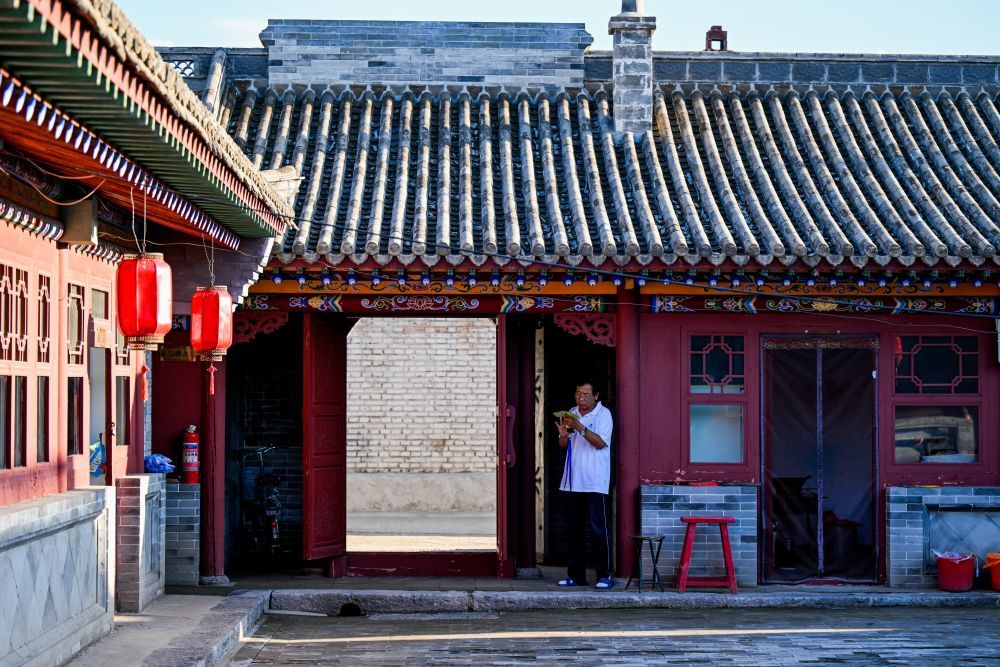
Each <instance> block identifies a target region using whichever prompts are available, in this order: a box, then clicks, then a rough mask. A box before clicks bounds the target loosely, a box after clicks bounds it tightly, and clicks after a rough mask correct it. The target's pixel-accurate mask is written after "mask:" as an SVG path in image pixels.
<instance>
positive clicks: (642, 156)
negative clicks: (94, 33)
mask: <svg viewBox="0 0 1000 667" xmlns="http://www.w3.org/2000/svg"><path fill="white" fill-rule="evenodd" d="M897 90H898V92H896V93H895V94H892V93H886V94H883V95H881V96H875V95H874V94H872V93H870V92H869V93H863V94H855V93H852V92H849V91H848V92H842V93H835V92H828V93H826V94H819V93H817V92H816V91H812V90H810V91H806V92H790V93H787V94H784V95H779V94H777V93H773V92H770V93H759V92H757V91H754V90H749V89H748V90H741V91H739V92H735V91H734V92H729V93H726V94H723V93H720V92H718V91H713V92H710V93H707V94H705V93H702V92H698V91H695V92H691V93H686V94H685V93H681V92H679V91H677V90H674V89H672V88H671V87H669V86H667V87H663V88H661V89H659V90H657V91H656V97H655V102H654V121H655V123H654V129H653V130H652V131H650V132H647V133H645V134H643V135H640V136H635V137H632V136H630V135H626V136H625V137H624V138H623V139H622V140H621V141H616V140H615V137H614V134H613V132H612V122H611V118H610V114H611V112H612V110H611V108H610V107H611V103H610V99H609V95H608V94H607V93H606V92H605V91H604V90H603V89H600V90H597V91H596V92H594V91H588V90H583V91H580V90H572V91H569V90H568V91H567V92H565V93H562V94H559V95H557V96H554V97H550V96H542V95H539V96H536V97H529V96H527V95H519V96H515V97H511V96H508V95H507V94H506V93H499V94H486V93H483V94H480V95H478V96H476V97H471V96H470V95H468V94H466V93H461V94H453V93H442V94H437V95H431V94H428V93H423V94H421V95H415V94H413V93H411V92H403V93H398V94H397V93H391V92H385V93H381V94H379V95H375V94H373V93H372V92H371V91H368V92H364V93H363V94H358V93H357V92H352V91H351V90H350V89H343V90H326V91H325V92H317V91H315V90H312V89H310V90H306V91H301V90H299V91H298V92H292V91H291V90H289V91H286V92H283V93H279V92H276V91H274V90H271V89H265V88H250V89H248V90H244V91H242V92H240V93H239V94H237V95H235V96H233V95H230V96H229V98H228V102H227V106H226V107H225V108H224V109H223V111H222V115H223V121H224V122H226V121H228V127H229V131H230V134H232V136H233V137H234V138H235V139H236V142H237V143H238V144H239V145H240V147H242V148H243V150H244V151H245V152H246V154H247V155H248V156H249V157H250V159H251V160H252V161H253V163H254V164H255V165H257V166H259V167H261V168H264V169H278V168H284V169H286V170H292V171H294V172H295V173H296V174H298V175H299V176H300V177H301V179H302V180H301V184H300V186H299V189H298V195H297V198H296V205H295V209H296V214H297V217H298V218H299V220H298V223H299V226H298V229H297V230H291V231H290V232H289V233H288V234H287V235H286V237H285V239H284V241H283V245H282V247H281V249H280V250H279V255H278V256H279V258H280V259H282V260H283V261H291V260H294V259H296V258H298V257H302V258H305V259H306V260H310V261H312V260H318V259H320V258H326V259H328V260H330V261H333V262H335V263H342V262H344V261H356V262H360V261H365V260H368V259H370V258H372V257H374V258H375V259H376V260H378V261H379V262H381V263H387V262H388V261H390V260H392V259H393V258H397V259H398V260H399V261H401V262H403V263H411V262H415V261H416V262H424V263H426V264H436V263H438V262H445V264H446V265H447V264H448V263H452V264H454V263H458V262H460V261H463V260H465V259H467V258H468V257H471V258H472V260H473V261H474V262H476V263H477V264H483V263H485V264H494V263H499V264H505V263H507V262H508V261H509V260H508V259H507V258H506V257H503V256H506V255H509V256H513V257H520V258H526V257H531V258H542V259H546V260H548V261H564V262H567V263H569V264H573V265H576V264H583V265H585V266H590V265H612V266H614V265H624V264H632V265H646V266H649V267H650V268H657V267H673V268H684V267H687V266H692V265H709V266H711V265H718V264H722V263H724V262H731V263H734V264H736V265H743V266H747V267H748V268H753V267H754V266H760V267H781V266H786V265H789V266H790V265H797V264H806V265H810V266H819V267H823V266H845V265H848V266H851V265H853V266H858V267H863V266H866V265H867V266H900V265H902V266H908V265H916V266H922V265H927V266H935V265H937V266H942V265H943V266H958V265H962V266H970V267H971V266H977V265H983V264H986V265H989V266H992V265H993V264H995V263H997V258H996V251H997V247H998V245H1000V226H998V225H1000V201H998V198H1000V173H998V172H1000V148H998V145H997V144H998V141H1000V112H998V109H997V100H996V99H995V98H994V97H992V96H990V95H987V94H980V95H978V96H975V95H974V94H973V95H970V94H968V93H966V92H961V93H959V94H957V95H955V96H953V95H952V94H950V93H948V92H943V93H941V94H940V95H938V96H936V97H932V96H931V95H929V94H927V93H921V92H920V89H915V90H914V93H913V94H911V93H910V92H907V91H906V90H905V89H902V88H901V89H897ZM496 255H501V256H500V257H498V256H496Z"/></svg>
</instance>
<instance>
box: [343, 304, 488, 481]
mask: <svg viewBox="0 0 1000 667" xmlns="http://www.w3.org/2000/svg"><path fill="white" fill-rule="evenodd" d="M347 383H348V384H347V386H348V399H347V441H348V449H347V452H348V459H347V469H348V471H349V472H364V473H374V472H379V473H382V472H390V473H399V472H409V473H430V472H484V473H486V472H488V473H492V472H494V471H495V470H496V453H495V452H496V435H495V434H496V428H495V426H494V424H495V416H496V327H495V325H494V324H493V321H492V320H489V319H483V318H475V319H454V318H450V319H438V318H434V319H431V318H423V319H421V318H406V319H404V318H392V319H390V318H370V319H363V320H361V321H359V322H358V323H357V324H356V325H355V326H354V329H353V330H352V331H351V333H350V335H349V336H348V338H347Z"/></svg>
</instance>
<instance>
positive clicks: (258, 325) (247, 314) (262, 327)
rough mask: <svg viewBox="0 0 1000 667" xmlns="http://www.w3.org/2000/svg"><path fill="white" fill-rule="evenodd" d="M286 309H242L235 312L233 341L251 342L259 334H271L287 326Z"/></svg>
mask: <svg viewBox="0 0 1000 667" xmlns="http://www.w3.org/2000/svg"><path fill="white" fill-rule="evenodd" d="M287 322H288V312H287V311H284V310H241V311H239V312H236V313H233V343H249V342H250V341H252V340H253V339H254V338H256V337H257V336H258V335H259V334H269V333H272V332H274V331H277V330H278V329H280V328H281V327H283V326H285V324H286V323H287Z"/></svg>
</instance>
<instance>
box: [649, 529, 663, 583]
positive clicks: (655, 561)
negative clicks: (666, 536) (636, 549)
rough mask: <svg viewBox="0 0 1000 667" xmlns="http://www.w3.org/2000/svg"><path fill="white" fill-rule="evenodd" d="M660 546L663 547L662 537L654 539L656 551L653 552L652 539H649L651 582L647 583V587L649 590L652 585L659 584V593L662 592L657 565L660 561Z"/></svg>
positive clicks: (661, 580) (661, 581) (661, 579)
mask: <svg viewBox="0 0 1000 667" xmlns="http://www.w3.org/2000/svg"><path fill="white" fill-rule="evenodd" d="M662 548H663V538H662V537H661V538H660V539H659V540H657V541H656V553H653V542H652V540H650V542H649V556H650V558H652V559H653V579H652V580H651V582H650V584H649V588H650V590H652V588H653V586H656V585H659V586H660V592H661V593H662V592H663V578H662V577H660V566H659V563H660V549H662Z"/></svg>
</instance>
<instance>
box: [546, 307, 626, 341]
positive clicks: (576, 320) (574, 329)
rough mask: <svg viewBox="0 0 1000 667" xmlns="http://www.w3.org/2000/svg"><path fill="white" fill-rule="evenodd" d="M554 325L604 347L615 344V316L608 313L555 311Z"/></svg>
mask: <svg viewBox="0 0 1000 667" xmlns="http://www.w3.org/2000/svg"><path fill="white" fill-rule="evenodd" d="M555 321H556V326H557V327H559V328H560V329H562V330H563V331H565V332H566V333H569V334H572V335H574V336H586V337H587V340H589V341H590V342H591V343H596V344H597V345H604V346H605V347H614V346H615V316H614V315H610V314H608V313H556V316H555Z"/></svg>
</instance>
